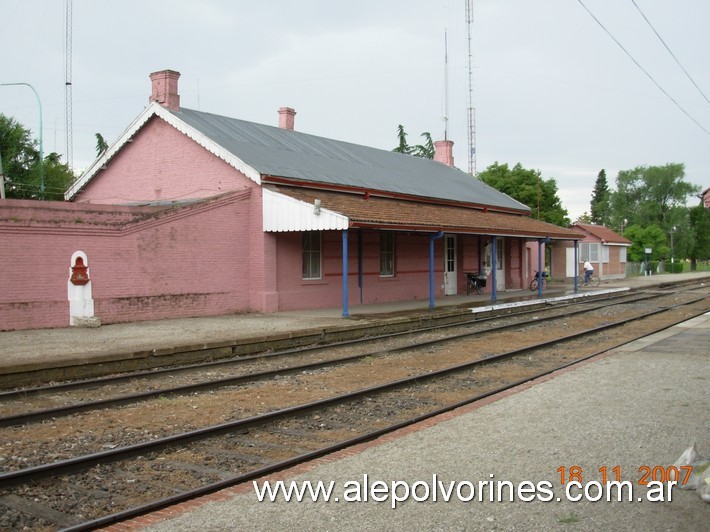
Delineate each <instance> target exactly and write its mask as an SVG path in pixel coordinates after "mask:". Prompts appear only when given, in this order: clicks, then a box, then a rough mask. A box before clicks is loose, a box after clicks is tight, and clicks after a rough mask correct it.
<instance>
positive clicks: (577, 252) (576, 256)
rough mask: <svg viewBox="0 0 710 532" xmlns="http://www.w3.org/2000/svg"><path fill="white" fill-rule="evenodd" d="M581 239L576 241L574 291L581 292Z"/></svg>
mask: <svg viewBox="0 0 710 532" xmlns="http://www.w3.org/2000/svg"><path fill="white" fill-rule="evenodd" d="M578 272H579V240H575V241H574V293H575V294H576V293H577V292H579V275H578Z"/></svg>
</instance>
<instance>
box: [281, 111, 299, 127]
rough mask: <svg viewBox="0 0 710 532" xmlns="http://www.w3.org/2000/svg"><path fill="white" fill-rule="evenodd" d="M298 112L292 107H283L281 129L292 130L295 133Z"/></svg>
mask: <svg viewBox="0 0 710 532" xmlns="http://www.w3.org/2000/svg"><path fill="white" fill-rule="evenodd" d="M295 116H296V111H295V110H294V109H291V108H290V107H282V108H281V109H279V127H280V128H281V129H290V130H291V131H293V123H294V117H295Z"/></svg>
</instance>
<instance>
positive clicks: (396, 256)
mask: <svg viewBox="0 0 710 532" xmlns="http://www.w3.org/2000/svg"><path fill="white" fill-rule="evenodd" d="M179 77H180V74H179V73H178V72H175V71H172V70H164V71H160V72H155V73H153V74H151V76H150V78H151V81H152V91H151V95H150V98H149V105H148V106H147V107H146V108H145V110H144V111H143V112H142V113H141V114H140V115H139V116H138V117H137V118H136V119H135V120H134V121H133V123H132V124H130V125H129V126H128V128H127V129H126V130H125V132H124V133H123V134H122V135H121V137H120V138H119V139H118V140H117V141H116V142H115V143H114V144H113V145H112V146H110V147H109V149H108V150H107V151H106V152H105V153H104V154H103V155H101V156H100V157H99V158H98V159H97V160H96V161H95V162H94V163H93V164H92V166H91V167H90V168H89V169H88V170H87V171H86V172H85V173H84V174H83V175H82V176H81V177H80V178H79V179H78V180H77V181H76V183H75V184H74V185H73V186H72V187H71V188H70V189H69V190H68V191H67V193H66V195H65V199H66V201H65V202H40V201H25V200H0V233H1V234H2V237H1V238H2V242H3V244H2V248H3V252H2V254H1V255H0V267H1V268H2V271H3V272H5V273H4V274H3V275H2V276H0V330H12V329H26V328H39V327H65V326H67V325H69V324H70V323H71V324H73V325H77V324H82V323H84V321H85V320H100V322H101V323H118V322H127V321H139V320H151V319H164V318H175V317H191V316H211V315H223V314H231V313H241V312H263V313H269V312H276V311H283V310H293V309H312V308H327V307H338V308H339V307H342V315H343V316H348V315H349V312H350V307H351V306H352V305H358V304H370V303H379V302H392V301H404V300H409V301H411V300H422V301H423V304H424V302H426V301H427V300H429V306H433V305H434V298H435V297H437V298H439V297H443V296H446V295H451V294H462V293H463V294H465V293H466V273H467V272H478V271H480V272H484V273H485V274H487V276H488V278H487V287H486V290H487V292H488V293H489V294H490V298H491V299H492V300H495V298H496V294H497V292H498V291H502V290H515V289H523V288H525V287H527V286H528V285H529V283H530V281H531V279H532V275H533V272H534V271H535V270H537V269H538V268H539V264H540V262H539V259H538V256H539V254H540V252H541V250H542V246H544V245H545V244H546V243H550V242H551V243H555V242H556V243H557V244H563V243H564V245H569V244H570V243H574V244H576V243H577V241H580V240H582V239H583V238H584V236H582V235H580V233H578V232H575V231H573V230H570V229H567V228H562V227H558V226H555V225H551V224H548V223H545V222H541V221H538V220H535V219H533V218H531V217H530V209H529V208H528V207H526V206H525V205H523V204H521V203H519V202H517V201H515V200H514V199H512V198H511V197H509V196H507V195H505V194H503V193H501V192H498V191H496V190H494V189H493V188H491V187H489V186H487V185H486V184H484V183H483V182H481V181H479V180H477V179H475V178H474V177H471V176H470V175H468V174H467V173H465V172H462V171H460V170H458V169H457V168H455V167H454V161H453V156H452V146H453V143H452V142H451V141H448V140H445V141H439V142H436V143H435V147H436V156H435V159H434V160H428V159H422V158H418V157H413V156H409V155H402V154H398V153H394V152H391V151H386V150H379V149H374V148H370V147H366V146H360V145H355V144H350V143H347V142H341V141H337V140H332V139H328V138H323V137H318V136H314V135H309V134H305V133H301V132H298V131H296V130H295V128H294V118H295V115H296V112H295V111H294V110H293V109H291V108H288V107H283V108H281V109H279V111H278V114H279V126H278V127H274V126H267V125H262V124H256V123H251V122H246V121H243V120H238V119H234V118H228V117H225V116H219V115H215V114H210V113H206V112H200V111H195V110H191V109H184V108H181V107H180V96H179V93H178V79H179ZM82 283H83V284H82Z"/></svg>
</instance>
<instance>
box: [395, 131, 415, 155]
mask: <svg viewBox="0 0 710 532" xmlns="http://www.w3.org/2000/svg"><path fill="white" fill-rule="evenodd" d="M397 139H398V140H399V145H398V146H397V147H396V148H395V149H393V150H392V151H394V152H397V153H403V154H405V155H409V154H410V153H411V152H412V148H411V147H410V146H409V144H407V134H406V133H405V132H404V126H403V125H402V124H400V125H398V126H397Z"/></svg>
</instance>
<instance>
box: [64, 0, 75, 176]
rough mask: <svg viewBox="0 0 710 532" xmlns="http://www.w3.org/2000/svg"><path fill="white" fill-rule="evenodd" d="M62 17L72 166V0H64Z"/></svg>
mask: <svg viewBox="0 0 710 532" xmlns="http://www.w3.org/2000/svg"><path fill="white" fill-rule="evenodd" d="M65 8H66V10H65V17H64V22H65V24H64V54H65V55H64V91H65V92H64V123H65V126H66V127H65V131H66V135H67V148H66V162H67V165H68V166H69V169H70V170H71V169H73V167H74V153H73V152H74V138H73V137H74V132H73V127H74V126H73V124H72V80H71V71H72V57H71V54H72V0H65Z"/></svg>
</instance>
